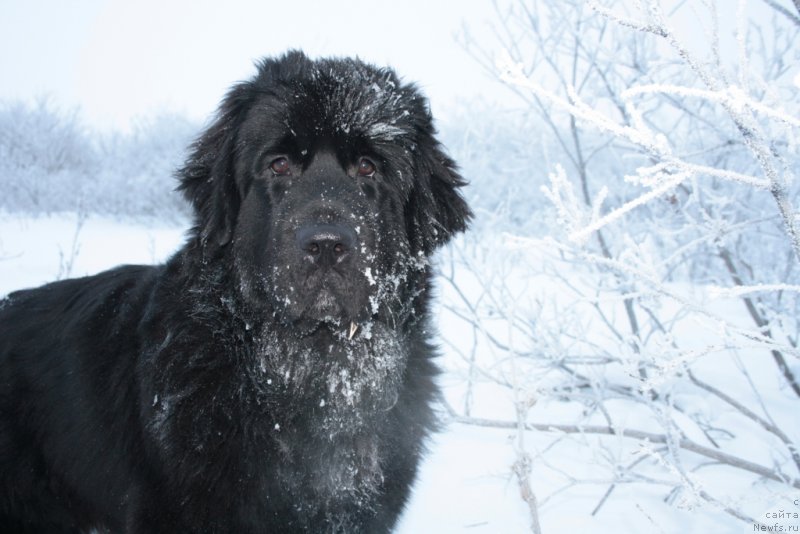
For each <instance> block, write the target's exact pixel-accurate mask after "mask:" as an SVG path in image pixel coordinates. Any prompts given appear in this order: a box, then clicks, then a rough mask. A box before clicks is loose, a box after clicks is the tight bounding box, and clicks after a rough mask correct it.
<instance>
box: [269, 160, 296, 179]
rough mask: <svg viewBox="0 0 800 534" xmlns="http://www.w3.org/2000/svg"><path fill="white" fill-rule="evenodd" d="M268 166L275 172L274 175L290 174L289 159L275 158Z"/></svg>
mask: <svg viewBox="0 0 800 534" xmlns="http://www.w3.org/2000/svg"><path fill="white" fill-rule="evenodd" d="M269 168H270V170H271V171H272V172H273V173H274V174H275V176H288V175H290V174H292V168H291V166H290V165H289V160H288V159H286V158H284V157H280V158H275V159H274V160H272V163H270V164H269Z"/></svg>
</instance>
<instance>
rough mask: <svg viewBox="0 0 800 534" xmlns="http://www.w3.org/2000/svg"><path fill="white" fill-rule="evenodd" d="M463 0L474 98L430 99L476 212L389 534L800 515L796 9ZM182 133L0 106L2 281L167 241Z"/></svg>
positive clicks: (702, 528) (43, 104)
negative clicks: (434, 407) (435, 392)
mask: <svg viewBox="0 0 800 534" xmlns="http://www.w3.org/2000/svg"><path fill="white" fill-rule="evenodd" d="M3 10H13V8H12V7H8V6H5V7H3V8H0V12H1V11H3ZM467 11H469V10H467ZM477 12H478V10H477V9H476V13H477ZM479 13H480V17H481V18H480V20H479V21H476V20H475V18H474V17H473V19H468V20H472V22H471V23H470V24H464V25H463V26H459V25H456V28H457V31H456V32H455V35H453V36H451V37H450V38H452V40H453V41H454V42H456V43H457V45H458V50H460V53H461V54H462V55H463V57H464V58H468V61H466V62H465V63H461V62H460V61H459V65H468V67H466V68H470V69H474V71H475V72H476V73H482V75H484V76H485V77H486V78H488V79H490V80H491V83H492V84H494V85H496V87H497V91H496V93H491V95H492V97H491V98H475V99H473V100H463V101H462V100H459V101H451V102H447V105H444V104H442V102H441V101H439V102H437V101H433V102H432V106H433V110H434V114H435V116H436V117H437V126H438V128H439V130H440V134H441V138H442V140H443V141H444V144H445V146H446V147H447V149H448V152H449V154H450V155H451V156H452V157H453V159H455V161H456V162H457V163H458V165H459V169H460V171H461V173H462V174H463V175H464V177H465V178H466V179H467V180H468V181H469V182H470V185H469V187H468V188H466V190H465V196H466V197H467V199H468V201H469V202H470V205H471V206H472V208H473V210H474V211H475V213H476V218H475V220H474V222H473V225H472V228H471V229H470V231H469V232H468V233H466V234H465V235H463V236H460V237H459V238H458V239H457V240H456V241H455V243H453V244H451V245H450V246H448V247H447V248H446V249H444V250H442V251H440V252H439V254H438V256H437V258H436V263H435V265H436V271H437V274H438V276H437V293H438V300H437V303H436V316H437V324H438V329H439V332H438V336H439V344H440V347H441V352H442V357H441V359H440V362H439V363H440V365H441V367H442V369H443V370H444V373H443V375H442V377H441V385H442V387H443V391H444V397H443V399H442V403H441V407H440V413H441V417H442V420H443V421H444V423H445V426H444V427H443V430H442V432H441V433H439V434H438V435H437V436H435V438H434V439H433V440H432V441H431V443H430V446H429V449H430V453H429V455H428V457H427V459H426V460H425V462H424V463H423V465H422V467H421V471H420V476H419V480H418V483H417V485H416V487H415V489H414V495H413V498H412V501H411V502H410V504H409V506H408V508H407V511H406V513H405V515H404V516H403V518H402V520H401V523H400V525H399V526H398V529H397V531H398V532H401V533H420V532H432V533H433V532H435V533H440V532H442V533H448V532H454V533H456V532H485V533H516V532H535V533H540V532H541V533H561V532H565V533H567V532H600V533H603V532H608V533H611V532H614V533H618V532H624V533H627V532H631V533H638V532H659V533H661V532H663V533H678V532H698V533H704V532H762V531H763V532H767V531H771V532H775V531H778V532H800V448H799V446H800V421H799V420H798V415H797V414H798V408H799V407H800V347H799V346H798V343H799V342H800V221H798V220H797V217H798V206H799V203H800V197H799V196H798V193H799V192H800V184H798V181H797V175H798V172H800V146H799V145H798V141H800V47H798V43H800V3H798V0H749V1H748V0H717V1H715V0H683V1H679V0H674V1H673V0H630V1H628V0H625V1H604V0H565V1H558V2H556V1H548V0H519V1H508V2H497V3H495V5H494V7H492V8H491V9H486V10H480V12H479ZM476 16H477V15H476ZM452 17H454V18H455V19H458V15H457V13H452ZM357 52H358V51H356V52H355V53H357ZM416 53H417V54H418V55H419V56H421V57H424V56H425V54H426V51H425V50H424V49H419V50H417V51H416ZM128 69H129V70H135V69H136V66H135V65H132V66H129V67H128ZM398 69H399V67H398ZM403 74H405V73H403ZM233 81H235V80H228V83H232V82H233ZM419 81H420V83H421V85H422V87H423V88H424V87H425V83H424V82H425V80H419ZM4 83H5V84H13V81H12V80H8V79H6V80H5V81H4ZM440 91H441V89H437V94H440V93H439V92H440ZM218 96H219V97H221V96H222V94H221V93H220V94H219V95H218ZM210 112H211V109H208V113H210ZM203 124H204V122H203V121H202V120H198V119H197V118H196V117H193V116H191V114H183V113H180V112H178V111H175V112H173V111H170V110H168V111H164V110H161V111H159V112H154V113H151V114H149V115H147V116H140V117H138V119H137V120H136V121H134V122H132V123H131V124H130V125H128V126H127V127H125V128H117V127H112V128H108V127H106V126H103V127H98V126H97V125H95V124H92V123H91V122H89V121H88V120H87V119H86V117H85V116H84V114H83V111H82V110H81V109H80V108H72V107H69V106H64V105H62V104H60V103H59V101H58V98H57V95H53V96H51V97H44V96H39V95H37V96H35V97H31V98H28V99H21V98H11V97H5V98H4V99H2V100H0V295H5V294H7V293H8V292H11V291H13V290H15V289H20V288H25V287H32V286H36V285H40V284H42V283H45V282H48V281H52V280H57V279H63V278H68V277H76V276H84V275H87V274H92V273H97V272H99V271H101V270H104V269H107V268H110V267H112V266H115V265H119V264H125V263H157V262H162V261H164V260H165V259H166V258H168V257H169V256H170V254H171V253H172V252H173V251H175V250H176V249H177V248H178V247H179V246H180V245H181V243H182V242H183V239H184V236H185V232H186V230H187V229H188V227H189V226H190V224H191V215H190V212H189V209H188V206H187V205H186V204H185V203H184V201H183V199H182V198H181V197H180V196H179V194H178V193H176V192H175V191H174V187H175V182H174V178H173V172H174V170H175V169H176V168H177V167H178V166H179V165H180V164H181V161H182V159H183V157H184V156H185V154H186V152H185V149H186V147H187V145H188V144H189V143H191V141H192V140H193V138H194V136H196V135H197V134H198V133H199V132H200V130H201V129H202V127H203Z"/></svg>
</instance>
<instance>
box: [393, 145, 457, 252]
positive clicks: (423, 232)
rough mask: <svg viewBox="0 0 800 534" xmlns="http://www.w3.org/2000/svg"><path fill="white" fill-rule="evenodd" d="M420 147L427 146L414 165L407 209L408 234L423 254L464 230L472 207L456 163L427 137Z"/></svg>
mask: <svg viewBox="0 0 800 534" xmlns="http://www.w3.org/2000/svg"><path fill="white" fill-rule="evenodd" d="M420 146H427V147H429V148H428V149H427V150H424V151H422V153H421V154H419V156H418V159H417V162H416V165H417V171H416V177H417V183H416V185H415V187H414V189H413V190H412V192H411V196H410V197H409V203H408V209H409V211H410V214H409V215H410V221H411V224H413V228H412V231H411V232H410V235H411V236H412V238H416V243H414V244H415V245H416V246H417V248H418V249H419V250H422V252H423V253H424V254H426V255H427V254H431V253H432V252H433V251H434V250H435V249H436V248H437V247H439V246H441V245H443V244H445V243H447V242H448V241H449V240H450V239H451V238H452V236H453V234H456V233H458V232H463V231H464V230H466V228H467V224H468V223H469V221H470V219H472V210H470V209H469V206H467V202H466V201H465V200H464V197H463V196H462V195H461V192H460V191H459V188H461V187H463V186H464V185H466V182H465V181H464V179H463V178H462V177H461V175H460V174H458V172H457V171H456V165H455V163H454V162H453V160H452V159H450V158H449V157H448V156H447V155H445V154H444V152H443V151H442V149H441V146H440V145H439V143H438V142H437V141H436V140H435V139H434V138H433V136H430V137H429V139H428V140H427V142H425V143H420Z"/></svg>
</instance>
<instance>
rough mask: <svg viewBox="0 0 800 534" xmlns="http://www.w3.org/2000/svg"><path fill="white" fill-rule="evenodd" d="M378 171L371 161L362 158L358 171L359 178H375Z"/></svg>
mask: <svg viewBox="0 0 800 534" xmlns="http://www.w3.org/2000/svg"><path fill="white" fill-rule="evenodd" d="M376 170H377V169H376V168H375V164H374V163H373V162H372V161H371V160H369V159H367V158H361V159H360V160H359V162H358V169H357V173H358V175H359V176H374V175H375V171H376Z"/></svg>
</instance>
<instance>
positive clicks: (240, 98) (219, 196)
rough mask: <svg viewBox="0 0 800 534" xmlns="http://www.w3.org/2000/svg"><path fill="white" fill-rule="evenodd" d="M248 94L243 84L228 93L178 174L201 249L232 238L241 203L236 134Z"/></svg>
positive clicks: (193, 145) (227, 241) (244, 111)
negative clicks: (193, 212) (190, 206)
mask: <svg viewBox="0 0 800 534" xmlns="http://www.w3.org/2000/svg"><path fill="white" fill-rule="evenodd" d="M251 94H252V91H251V90H250V87H249V85H248V84H246V83H243V84H239V85H237V86H234V87H233V88H232V89H231V90H230V91H229V92H228V94H227V95H226V97H225V99H224V100H223V101H222V104H221V105H220V108H219V110H218V112H217V116H216V118H215V119H214V121H213V123H212V124H211V126H209V127H208V129H206V131H205V132H204V133H203V134H202V135H201V136H200V137H199V138H198V139H197V140H196V141H195V142H194V143H193V144H192V145H191V147H190V153H189V157H188V158H187V160H186V163H185V164H184V166H183V167H182V168H181V169H180V170H179V171H178V178H179V180H180V185H179V186H178V190H180V191H182V192H183V194H184V196H185V197H186V199H187V200H188V201H189V202H191V204H192V206H193V207H194V210H195V214H196V217H197V228H196V230H195V231H196V232H197V234H198V236H199V237H200V240H201V242H202V244H203V246H212V247H222V246H225V245H227V244H228V243H229V242H230V241H231V238H232V236H233V229H234V226H235V224H236V218H237V216H238V214H239V205H240V203H241V198H240V194H239V189H238V186H237V183H236V175H235V157H236V142H237V133H238V131H239V127H240V126H241V124H242V121H243V120H244V117H245V114H246V111H247V109H248V108H249V105H250V103H251Z"/></svg>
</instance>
